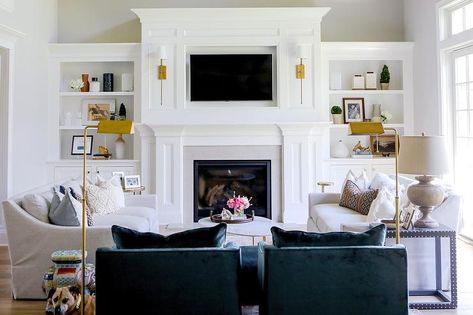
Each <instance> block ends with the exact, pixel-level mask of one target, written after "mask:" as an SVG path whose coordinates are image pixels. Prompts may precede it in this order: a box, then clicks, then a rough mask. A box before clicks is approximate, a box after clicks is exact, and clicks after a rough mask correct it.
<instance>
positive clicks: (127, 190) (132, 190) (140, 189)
mask: <svg viewBox="0 0 473 315" xmlns="http://www.w3.org/2000/svg"><path fill="white" fill-rule="evenodd" d="M143 191H145V186H140V187H137V188H123V192H124V193H133V195H136V194H138V195H141V193H142V192H143Z"/></svg>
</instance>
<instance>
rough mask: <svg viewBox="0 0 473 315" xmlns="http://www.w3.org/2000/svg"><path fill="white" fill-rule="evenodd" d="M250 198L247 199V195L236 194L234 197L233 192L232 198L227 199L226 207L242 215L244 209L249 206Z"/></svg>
mask: <svg viewBox="0 0 473 315" xmlns="http://www.w3.org/2000/svg"><path fill="white" fill-rule="evenodd" d="M250 200H251V198H250V199H248V197H245V196H240V195H238V197H236V196H235V193H233V198H230V199H228V200H227V207H228V208H230V209H233V211H234V213H235V214H236V215H243V214H244V211H245V209H248V208H249V207H250V206H251V203H250Z"/></svg>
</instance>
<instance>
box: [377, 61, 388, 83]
mask: <svg viewBox="0 0 473 315" xmlns="http://www.w3.org/2000/svg"><path fill="white" fill-rule="evenodd" d="M389 81H391V75H390V73H389V68H388V66H386V65H384V66H383V70H382V71H381V78H380V80H379V83H389Z"/></svg>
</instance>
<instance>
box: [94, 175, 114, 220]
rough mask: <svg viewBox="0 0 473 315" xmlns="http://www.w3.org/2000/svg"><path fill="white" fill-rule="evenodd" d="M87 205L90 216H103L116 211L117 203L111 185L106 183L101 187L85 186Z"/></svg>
mask: <svg viewBox="0 0 473 315" xmlns="http://www.w3.org/2000/svg"><path fill="white" fill-rule="evenodd" d="M87 205H88V206H89V208H90V210H91V212H92V214H94V215H104V214H110V213H114V212H116V211H117V210H118V205H117V201H116V199H115V194H114V192H113V188H112V185H111V184H110V183H108V182H106V183H102V185H100V186H97V185H87Z"/></svg>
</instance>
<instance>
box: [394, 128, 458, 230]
mask: <svg viewBox="0 0 473 315" xmlns="http://www.w3.org/2000/svg"><path fill="white" fill-rule="evenodd" d="M400 142H401V145H400V152H399V173H403V174H413V175H419V176H417V177H416V179H417V180H418V181H419V182H418V183H417V184H414V185H411V186H409V188H408V189H407V196H408V197H409V200H410V201H411V202H412V203H413V204H414V205H416V206H418V207H419V210H420V211H421V212H422V217H421V218H420V219H419V220H417V221H416V222H415V224H414V226H415V227H420V228H435V227H438V226H439V224H438V222H437V221H435V220H434V219H433V218H432V217H431V216H430V215H431V213H432V210H433V209H434V208H435V207H437V206H438V205H440V204H441V203H442V201H443V198H444V191H443V189H442V187H440V186H438V185H435V184H433V183H432V181H433V180H434V179H435V176H440V175H444V174H446V173H448V171H449V163H448V157H447V150H446V147H445V140H444V138H443V137H440V136H425V135H422V136H403V137H401V141H400Z"/></svg>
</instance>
